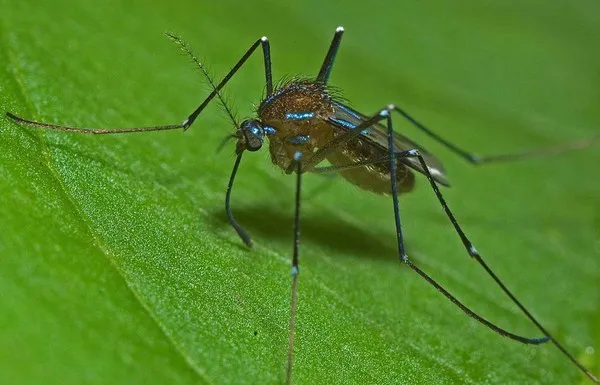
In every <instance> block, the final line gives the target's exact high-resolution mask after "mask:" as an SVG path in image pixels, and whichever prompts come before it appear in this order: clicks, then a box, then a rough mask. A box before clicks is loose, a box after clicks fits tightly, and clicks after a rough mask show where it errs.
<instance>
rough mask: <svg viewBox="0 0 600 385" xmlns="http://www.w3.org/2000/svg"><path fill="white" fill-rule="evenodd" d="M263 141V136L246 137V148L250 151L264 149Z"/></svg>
mask: <svg viewBox="0 0 600 385" xmlns="http://www.w3.org/2000/svg"><path fill="white" fill-rule="evenodd" d="M262 144H263V141H262V137H261V136H254V135H250V136H246V148H247V149H248V151H258V150H260V148H261V147H262Z"/></svg>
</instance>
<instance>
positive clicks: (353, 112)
mask: <svg viewBox="0 0 600 385" xmlns="http://www.w3.org/2000/svg"><path fill="white" fill-rule="evenodd" d="M336 107H337V108H339V109H340V110H343V111H344V112H345V113H347V114H348V115H352V116H353V117H355V118H356V119H359V120H360V119H361V117H360V115H359V114H358V113H357V112H356V111H354V110H353V109H351V108H350V107H347V106H344V105H343V104H336Z"/></svg>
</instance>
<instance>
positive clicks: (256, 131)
mask: <svg viewBox="0 0 600 385" xmlns="http://www.w3.org/2000/svg"><path fill="white" fill-rule="evenodd" d="M250 133H251V134H252V135H259V134H260V128H258V127H257V126H252V128H250Z"/></svg>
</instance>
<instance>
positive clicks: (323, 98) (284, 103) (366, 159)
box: [6, 27, 598, 384]
mask: <svg viewBox="0 0 600 385" xmlns="http://www.w3.org/2000/svg"><path fill="white" fill-rule="evenodd" d="M343 33H344V29H343V28H342V27H338V28H337V29H336V31H335V33H334V36H333V40H332V42H331V44H330V46H329V50H328V52H327V54H326V56H325V59H324V61H323V64H322V66H321V68H320V70H319V73H318V75H317V76H316V78H314V79H291V80H288V81H285V82H282V83H279V84H277V85H274V83H273V79H272V74H271V51H270V45H269V40H268V39H267V38H266V37H261V38H260V39H258V40H256V41H255V42H254V43H253V44H252V45H251V46H250V48H249V49H248V50H247V51H246V52H245V53H244V55H243V56H242V57H241V58H240V60H239V61H238V62H237V63H236V64H235V65H234V66H233V68H232V69H231V70H230V71H229V72H228V73H227V75H226V76H225V77H224V78H223V80H222V81H221V82H219V83H218V84H216V83H215V82H214V81H213V79H212V78H211V77H210V76H209V75H208V73H207V71H206V69H205V67H204V65H203V64H202V63H201V62H200V61H199V60H198V59H197V58H196V56H195V55H194V54H193V53H192V51H191V49H190V48H189V47H188V46H187V45H186V44H185V43H184V42H183V41H182V40H181V39H180V38H179V37H177V36H175V35H173V34H168V36H169V37H170V38H171V39H172V40H173V41H174V42H175V43H176V44H178V45H179V46H180V47H181V48H182V49H183V50H184V51H185V52H186V53H187V54H188V55H189V57H190V58H191V59H192V60H193V61H194V63H195V64H196V65H197V66H198V68H199V69H200V70H201V71H202V73H203V74H204V76H205V78H206V79H207V80H208V82H209V83H210V85H211V87H212V92H211V93H210V94H209V95H208V97H207V98H206V99H205V100H204V101H203V102H202V103H201V104H200V105H199V106H198V107H197V108H196V109H195V110H194V111H193V112H192V113H191V114H190V115H189V116H188V117H187V118H186V119H185V120H184V121H183V122H182V123H179V124H172V125H166V126H151V127H136V128H119V129H96V128H77V127H67V126H60V125H55V124H49V123H42V122H36V121H32V120H27V119H24V118H21V117H18V116H16V115H14V114H12V113H10V112H7V113H6V115H7V116H8V117H9V118H11V119H13V120H14V121H15V122H17V123H20V124H23V125H29V126H34V127H41V128H46V129H53V130H61V131H70V132H78V133H86V134H117V133H133V132H146V131H164V130H174V129H183V130H187V129H188V128H189V127H190V126H191V125H192V124H193V123H194V121H195V120H196V118H197V117H198V116H199V115H200V113H201V112H202V111H203V110H204V108H205V107H206V106H207V105H208V104H209V103H210V101H212V100H213V99H214V98H215V97H216V98H218V99H219V101H220V102H221V104H222V106H223V108H224V110H225V112H226V113H227V115H228V116H229V118H230V119H231V121H232V122H233V124H234V126H235V129H236V130H235V132H234V133H233V134H231V135H229V136H228V137H227V140H226V141H228V140H229V139H234V140H236V141H237V142H236V159H235V163H234V165H233V169H232V172H231V176H230V179H229V183H228V186H227V192H226V194H225V211H226V213H227V218H228V220H229V223H230V224H231V226H232V227H233V228H234V229H235V231H236V232H237V233H238V235H239V236H240V238H241V239H242V241H243V242H244V243H245V244H246V245H247V246H248V247H250V246H252V240H251V238H250V235H249V233H248V232H247V231H246V230H245V229H244V228H243V227H242V226H241V225H240V224H239V223H238V221H237V220H236V219H235V218H234V216H233V213H232V210H231V193H232V189H233V185H234V181H235V177H236V175H237V171H238V169H239V166H240V163H241V161H242V156H243V155H244V154H245V153H246V152H255V151H258V150H260V149H261V148H262V146H263V144H264V142H265V140H268V141H269V145H268V148H269V152H270V155H271V160H272V161H273V163H274V164H275V165H277V166H278V167H280V168H281V169H283V170H284V171H285V172H286V173H287V174H295V175H296V178H295V179H296V195H295V211H294V243H293V254H292V288H291V305H290V323H289V343H288V359H287V366H286V377H285V382H286V384H290V383H291V380H292V373H293V372H292V368H293V358H294V341H295V323H296V318H295V317H296V309H297V293H298V290H297V287H298V277H299V273H300V270H299V262H298V261H299V250H300V248H299V245H300V213H301V210H300V204H301V192H302V176H303V174H304V173H306V172H313V173H332V172H333V173H337V174H339V175H340V176H342V177H343V178H344V179H346V180H347V181H348V182H350V183H352V184H354V185H355V186H357V187H359V188H361V189H363V190H366V191H370V192H373V193H376V194H380V195H390V196H391V203H392V208H393V218H394V222H395V230H396V231H395V233H396V244H397V250H396V251H395V254H396V255H397V256H398V257H399V259H400V261H401V263H403V264H405V265H406V266H408V267H409V268H410V269H412V270H413V271H414V272H415V273H417V274H418V275H419V276H421V277H422V278H423V279H424V280H425V281H426V282H427V283H429V284H430V285H431V286H433V287H434V288H435V289H436V290H437V291H439V292H440V293H441V294H442V295H444V296H445V297H446V298H447V299H448V300H450V301H451V302H452V303H453V304H454V305H456V306H457V307H458V308H460V309H461V310H462V311H463V312H464V313H465V314H467V315H468V316H470V317H472V318H474V319H475V320H477V321H478V322H480V323H481V324H483V325H484V326H486V327H488V328H489V329H491V330H492V331H494V332H496V333H498V334H500V335H502V336H504V337H507V338H510V339H512V340H515V341H518V342H521V343H524V344H534V345H535V344H542V343H545V342H548V341H551V342H552V343H553V344H554V345H555V346H556V347H557V348H558V349H559V350H560V351H561V352H562V353H563V354H564V355H565V356H566V357H567V358H568V359H569V360H570V361H571V362H572V363H573V364H574V365H576V366H577V367H578V368H579V369H580V370H581V371H582V372H583V373H585V375H587V376H588V377H589V378H590V379H591V380H592V381H594V382H596V383H598V379H597V378H596V377H594V375H593V374H592V373H591V372H590V371H589V370H587V369H586V368H585V367H584V366H583V365H582V364H581V363H580V362H579V361H578V360H577V359H576V358H575V357H574V356H573V355H572V354H571V353H569V352H568V351H567V350H566V349H565V348H564V347H563V345H562V344H561V343H560V342H559V341H558V340H556V339H555V338H554V337H553V336H552V334H550V332H549V331H548V330H547V329H546V328H545V327H544V326H542V324H541V323H540V322H539V321H538V320H537V319H536V318H535V317H534V316H533V315H532V314H531V313H530V312H529V310H528V309H527V308H526V307H525V306H524V305H523V304H521V302H520V301H519V300H518V299H517V298H516V297H515V295H514V294H513V293H512V292H511V291H510V290H509V289H508V288H507V287H506V286H505V284H504V283H503V282H502V281H501V280H500V278H499V277H498V276H497V275H496V274H495V273H494V272H493V271H492V269H491V268H490V267H489V266H488V265H487V264H486V263H485V261H484V260H483V258H482V256H481V254H480V253H479V252H478V251H477V249H476V248H475V247H474V246H473V244H472V243H471V241H470V240H469V238H468V237H467V235H466V234H465V233H464V231H463V230H462V228H461V226H460V225H459V224H458V221H457V219H456V218H455V216H454V214H453V213H452V211H451V210H450V208H449V206H448V204H447V203H446V201H445V199H444V197H443V195H442V193H441V190H440V188H439V186H440V185H442V186H448V185H449V183H448V180H447V178H446V172H445V170H444V167H443V166H442V164H441V162H440V161H439V160H438V159H437V158H436V157H434V156H433V155H432V154H430V153H428V152H427V151H426V150H425V149H424V148H423V147H421V146H419V145H418V144H417V143H415V142H413V141H412V140H410V139H408V138H407V137H405V136H403V135H402V134H400V133H398V132H396V131H394V129H393V124H392V123H393V117H396V118H402V119H406V120H407V121H408V122H410V123H412V124H413V125H414V126H415V127H416V128H418V129H419V130H421V131H423V132H424V133H425V134H427V135H428V136H429V137H431V138H432V139H433V140H434V141H437V142H439V143H440V144H442V145H443V146H445V147H446V148H447V149H448V150H450V151H451V152H453V153H455V154H456V155H458V156H460V157H462V158H463V159H465V160H466V161H468V162H470V163H472V164H483V163H490V162H502V161H514V160H518V159H524V158H528V157H532V156H540V155H551V154H558V153H561V152H565V151H569V150H574V149H579V148H583V147H586V146H589V145H590V144H591V143H592V142H593V141H595V140H596V139H597V137H594V138H592V139H585V140H580V141H574V142H572V143H567V144H562V145H558V146H554V147H548V148H543V149H538V150H534V151H528V152H523V153H517V154H507V155H496V156H487V157H482V156H478V155H475V154H473V153H470V152H467V151H465V150H463V149H461V148H460V147H458V146H456V145H455V144H453V143H451V142H449V141H448V140H446V139H444V138H442V137H441V136H439V135H437V134H436V133H435V132H433V131H432V130H430V129H429V128H428V127H426V126H425V125H423V124H422V123H421V122H419V121H418V120H416V119H415V118H413V117H412V116H411V115H410V114H408V113H407V112H406V111H405V110H403V109H402V108H400V107H399V106H396V105H393V104H389V105H386V106H384V107H383V108H381V109H380V110H379V111H377V112H376V113H374V114H372V115H364V114H361V113H360V112H358V111H356V110H354V109H352V108H350V107H349V106H347V105H346V104H344V102H343V101H342V99H341V98H340V97H339V95H337V94H336V91H335V89H334V88H331V87H329V86H328V80H329V76H330V74H331V71H332V69H333V65H334V62H335V58H336V54H337V52H338V48H339V46H340V42H341V39H342V35H343ZM258 47H261V49H262V54H263V55H262V56H263V61H264V72H265V83H266V86H265V89H266V95H265V96H264V98H263V100H262V101H261V102H260V104H259V106H258V109H257V111H256V117H255V118H249V119H246V120H244V121H242V122H241V123H239V122H238V121H237V120H236V119H235V117H234V115H233V113H232V112H231V110H230V109H229V107H228V106H227V104H226V103H225V101H224V99H223V97H222V95H221V93H220V91H221V89H222V88H223V87H224V86H225V85H226V84H227V82H229V80H230V79H231V78H232V77H233V76H234V74H235V73H236V72H237V71H238V70H239V69H240V68H241V67H242V66H243V65H244V63H245V62H246V61H247V60H248V58H249V57H250V56H252V54H253V53H254V52H255V51H256V50H257V49H258ZM226 141H225V142H226ZM324 162H328V163H329V164H328V165H327V164H326V165H324ZM415 171H416V172H418V173H420V174H423V175H424V176H425V178H426V179H427V181H428V182H429V185H430V188H431V191H432V193H433V194H434V195H435V197H436V198H437V200H438V201H439V204H440V206H441V207H442V209H443V211H444V213H445V214H446V216H447V218H448V220H449V221H450V223H451V225H452V227H453V228H454V230H455V232H456V234H457V235H458V237H459V238H460V240H461V241H462V243H463V245H464V248H465V250H466V251H467V254H468V255H469V256H470V257H471V258H472V259H474V260H475V261H476V262H477V263H479V265H481V267H482V268H483V269H484V270H485V271H486V273H487V274H488V275H489V276H490V277H491V278H492V279H493V280H494V282H495V283H496V284H497V285H498V287H499V288H500V289H501V290H502V291H503V292H504V293H505V294H506V295H507V296H508V297H509V298H510V300H511V301H512V302H513V303H514V304H515V305H516V306H518V307H519V309H520V310H521V311H522V312H523V314H524V315H525V316H526V317H527V318H528V319H529V320H530V321H531V322H532V323H533V324H534V325H535V326H536V327H537V328H538V330H540V331H541V332H542V334H543V337H537V338H529V337H524V336H520V335H517V334H514V333H511V332H509V331H507V330H505V329H503V328H501V327H499V326H497V325H495V324H494V323H492V322H490V321H489V320H487V319H485V318H483V317H481V316H479V315H478V314H477V313H475V312H474V311H472V310H471V309H470V308H468V307H467V306H466V305H464V304H463V303H462V302H460V301H459V300H458V299H457V298H456V297H454V296H453V295H452V294H451V293H450V292H448V291H447V290H446V289H445V288H443V287H442V286H441V285H440V284H439V283H437V282H436V281H435V280H434V279H433V278H432V277H431V276H430V275H429V274H427V273H425V272H424V271H423V270H421V269H420V268H419V267H418V266H417V265H415V264H414V263H413V262H412V260H411V259H409V257H408V253H407V252H406V247H405V244H404V237H403V233H402V226H401V214H400V203H399V199H398V195H399V194H403V193H408V192H410V191H411V190H412V189H413V187H414V184H415V173H414V172H415ZM254 193H257V192H254ZM267 196H268V195H267ZM250 214H252V215H254V213H250ZM261 215H264V213H261ZM248 219H250V217H248Z"/></svg>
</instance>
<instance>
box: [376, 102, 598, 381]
mask: <svg viewBox="0 0 600 385" xmlns="http://www.w3.org/2000/svg"><path fill="white" fill-rule="evenodd" d="M391 110H395V108H394V106H390V107H388V109H385V110H383V111H382V112H388V114H389V111H391ZM388 144H389V151H390V153H389V157H390V169H391V183H392V199H393V204H394V218H395V220H396V230H397V238H398V250H399V253H400V258H401V259H402V261H403V262H404V263H406V264H407V265H408V266H409V267H410V268H411V269H413V270H415V271H416V272H417V273H418V274H419V275H421V276H422V277H423V278H425V279H426V280H427V281H428V282H429V283H431V284H432V285H433V286H435V287H436V288H437V289H438V290H439V291H441V292H442V293H443V294H444V295H446V297H448V298H449V299H450V300H451V301H453V302H454V303H455V304H457V305H458V306H459V307H461V309H463V311H465V312H466V313H467V314H469V313H468V312H467V311H470V310H468V309H466V310H465V308H463V307H462V306H461V305H459V303H457V302H455V301H454V300H453V299H452V298H453V297H451V296H449V294H446V293H447V292H445V290H444V289H442V288H441V286H439V285H438V284H437V283H435V281H433V279H431V278H429V276H428V275H427V274H425V273H424V272H423V271H421V270H420V269H419V268H418V267H416V266H415V265H414V264H412V262H410V261H409V260H408V257H407V256H406V253H405V249H404V241H403V239H402V230H401V226H400V212H399V208H398V194H397V187H396V167H397V159H398V157H400V158H417V159H418V160H419V162H420V163H421V166H422V167H423V169H424V171H425V176H426V177H427V179H428V181H429V183H430V185H431V188H432V189H433V191H434V193H435V195H436V197H437V199H438V200H439V202H440V204H441V205H442V208H443V209H444V211H445V213H446V215H447V216H448V218H449V219H450V222H452V225H453V226H454V229H455V230H456V233H457V234H458V235H459V237H460V239H461V240H462V242H463V245H464V246H465V248H466V250H467V252H468V253H469V255H470V256H471V257H472V258H474V259H475V260H476V261H477V262H478V263H479V264H480V265H481V266H482V267H483V268H484V269H485V271H486V272H487V273H488V274H489V275H490V277H492V279H493V280H494V281H495V282H496V284H497V285H498V286H500V288H501V289H502V291H504V293H505V294H506V295H507V296H508V297H509V298H510V299H511V300H512V301H513V303H515V304H516V305H517V306H518V307H519V309H521V311H522V312H523V313H524V314H525V315H526V316H527V318H529V320H531V322H533V323H534V324H535V326H537V328H538V329H539V330H540V331H541V332H542V333H544V335H545V336H546V337H547V338H545V339H544V338H542V339H538V340H539V341H540V342H545V341H547V340H550V341H552V343H553V344H554V345H555V346H556V347H557V348H558V349H559V350H560V351H561V352H562V353H563V354H564V355H565V356H566V357H567V358H568V359H569V360H571V362H573V363H574V364H575V365H576V366H577V367H578V368H579V369H580V370H581V371H582V372H583V373H585V374H586V375H587V376H588V377H589V378H590V379H591V380H592V381H594V382H596V383H598V379H597V378H596V377H595V376H594V375H593V374H592V373H591V372H590V371H589V370H587V369H586V368H585V367H584V366H583V365H582V364H581V363H580V362H579V361H577V359H575V357H574V356H573V355H571V354H570V353H569V352H568V351H567V350H566V349H565V348H564V347H563V346H562V345H561V344H560V343H559V342H558V341H557V340H556V339H555V338H554V337H553V336H552V335H551V334H550V333H549V332H548V331H547V330H546V328H544V327H543V326H542V325H541V324H540V322H539V321H538V320H537V319H536V318H535V317H534V316H533V315H532V314H531V313H530V312H529V310H527V309H526V308H525V306H523V304H521V302H520V301H519V300H518V299H517V298H516V297H515V296H514V295H513V294H512V292H511V291H510V290H508V288H507V287H506V286H505V285H504V283H503V282H502V281H501V280H500V278H499V277H498V276H497V275H496V274H495V273H494V272H493V271H492V269H490V267H489V266H488V265H487V264H486V263H485V262H484V261H483V258H482V257H481V255H480V254H479V252H478V251H477V249H476V248H475V247H474V246H473V244H472V243H471V241H469V239H468V238H467V236H466V235H465V233H464V232H463V230H462V228H461V227H460V225H459V224H458V221H457V220H456V218H455V217H454V214H452V212H451V211H450V208H449V207H448V204H447V203H446V201H445V200H444V197H443V196H442V193H441V192H440V189H439V187H438V186H437V184H436V182H435V180H434V178H433V176H432V175H431V173H430V172H429V169H428V167H427V165H426V163H425V159H423V157H422V156H421V154H420V153H419V151H418V150H408V151H404V152H402V153H398V154H396V155H395V154H394V153H395V151H394V147H393V146H394V140H393V129H392V120H391V117H389V116H388ZM469 315H471V316H472V317H473V316H474V313H473V314H469ZM474 318H476V317H474ZM476 319H477V318H476ZM486 326H488V327H489V325H487V324H486ZM492 329H493V328H492ZM496 331H497V330H496ZM500 334H502V333H500ZM521 342H523V341H521Z"/></svg>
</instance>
